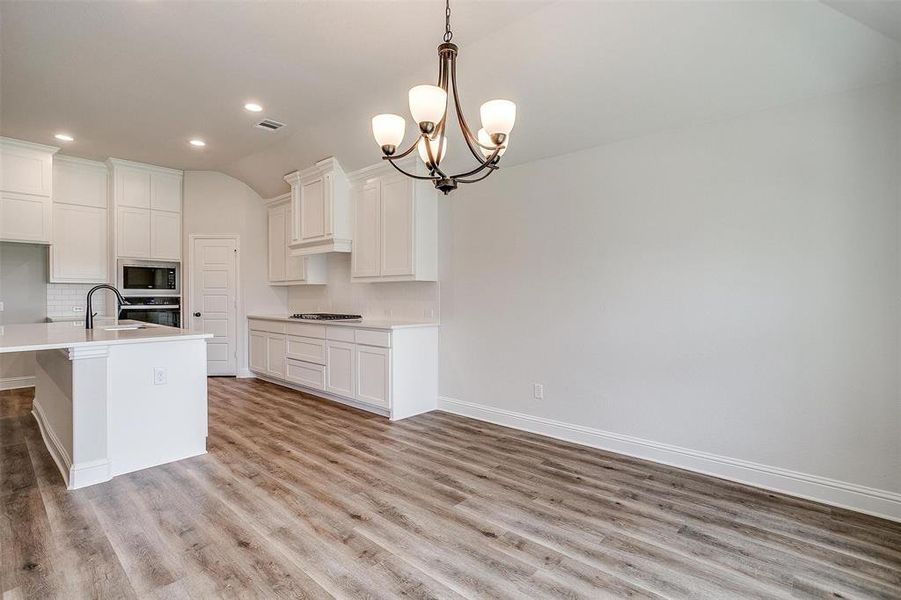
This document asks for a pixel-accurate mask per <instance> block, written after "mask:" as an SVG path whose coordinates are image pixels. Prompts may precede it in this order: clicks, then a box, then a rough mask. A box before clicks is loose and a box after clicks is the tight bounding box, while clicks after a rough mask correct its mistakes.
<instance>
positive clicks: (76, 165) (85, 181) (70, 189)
mask: <svg viewBox="0 0 901 600" xmlns="http://www.w3.org/2000/svg"><path fill="white" fill-rule="evenodd" d="M108 187H109V186H108V183H107V170H106V165H104V164H103V163H97V164H96V165H95V164H92V163H83V162H75V161H71V160H67V159H66V158H65V157H57V158H56V160H54V161H53V202H54V204H56V203H58V202H63V203H65V204H80V205H81V206H93V207H95V208H106V207H107V200H106V195H107V189H108Z"/></svg>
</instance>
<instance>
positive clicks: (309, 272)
mask: <svg viewBox="0 0 901 600" xmlns="http://www.w3.org/2000/svg"><path fill="white" fill-rule="evenodd" d="M291 221H292V219H291V204H290V203H289V202H288V200H287V199H285V201H284V202H281V203H278V204H274V205H272V206H270V207H269V264H268V266H269V283H270V284H271V285H301V284H320V283H325V282H326V256H325V255H324V254H320V255H315V256H296V255H293V254H292V252H291V249H290V248H289V247H288V241H289V240H290V239H291V229H292V223H291Z"/></svg>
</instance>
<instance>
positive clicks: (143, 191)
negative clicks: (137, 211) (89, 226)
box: [115, 166, 150, 208]
mask: <svg viewBox="0 0 901 600" xmlns="http://www.w3.org/2000/svg"><path fill="white" fill-rule="evenodd" d="M115 172H116V188H117V189H116V205H117V206H131V207H133V208H150V171H147V170H145V169H135V168H132V167H118V166H117V167H116V171H115Z"/></svg>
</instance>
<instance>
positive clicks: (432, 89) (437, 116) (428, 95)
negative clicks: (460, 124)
mask: <svg viewBox="0 0 901 600" xmlns="http://www.w3.org/2000/svg"><path fill="white" fill-rule="evenodd" d="M445 110H447V92H445V91H444V90H443V89H441V88H440V87H438V86H437V85H417V86H416V87H412V88H410V113H412V115H413V120H414V121H415V122H416V123H423V122H426V121H428V122H429V123H438V122H439V121H440V120H441V119H442V118H444V111H445Z"/></svg>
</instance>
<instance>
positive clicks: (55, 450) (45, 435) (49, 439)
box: [31, 398, 72, 488]
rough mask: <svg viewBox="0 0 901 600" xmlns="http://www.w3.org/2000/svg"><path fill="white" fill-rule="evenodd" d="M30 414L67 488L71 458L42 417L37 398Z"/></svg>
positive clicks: (33, 402)
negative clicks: (36, 423)
mask: <svg viewBox="0 0 901 600" xmlns="http://www.w3.org/2000/svg"><path fill="white" fill-rule="evenodd" d="M31 414H32V415H34V420H35V421H37V422H38V429H39V430H40V432H41V438H42V439H43V440H44V446H46V447H47V450H48V451H49V452H50V457H51V458H52V459H53V462H54V463H56V468H57V469H59V473H60V475H62V476H63V481H64V482H65V483H66V487H67V488H68V487H69V470H70V469H71V467H72V457H70V456H69V452H68V451H67V450H66V448H65V447H64V446H63V445H62V443H60V441H59V438H58V437H56V434H55V433H54V432H53V430H52V429H50V425H49V423H48V422H47V417H45V416H44V409H43V408H41V403H40V402H39V401H38V399H37V398H35V399H34V400H32V402H31Z"/></svg>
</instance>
